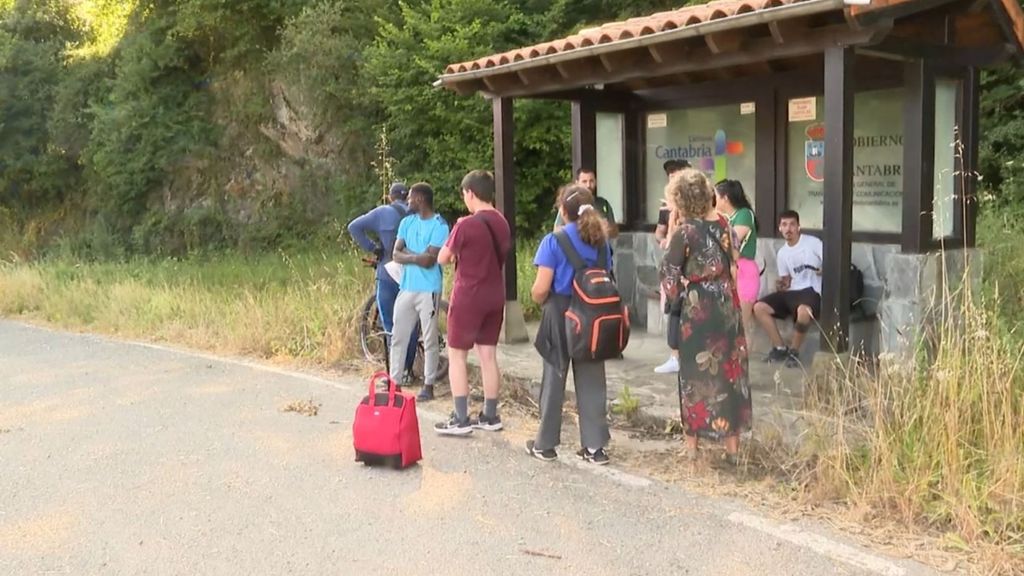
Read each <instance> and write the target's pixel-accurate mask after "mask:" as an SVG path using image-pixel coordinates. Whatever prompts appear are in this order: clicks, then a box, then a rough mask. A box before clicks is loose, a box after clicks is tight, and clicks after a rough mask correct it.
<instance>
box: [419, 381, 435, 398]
mask: <svg viewBox="0 0 1024 576" xmlns="http://www.w3.org/2000/svg"><path fill="white" fill-rule="evenodd" d="M433 399H434V387H433V385H430V384H427V385H425V386H423V388H421V389H420V393H419V394H417V395H416V401H417V402H430V401H431V400H433Z"/></svg>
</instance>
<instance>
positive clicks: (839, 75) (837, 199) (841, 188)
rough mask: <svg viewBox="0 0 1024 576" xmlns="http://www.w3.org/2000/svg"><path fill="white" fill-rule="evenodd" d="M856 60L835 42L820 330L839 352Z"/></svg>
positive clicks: (828, 71) (829, 64)
mask: <svg viewBox="0 0 1024 576" xmlns="http://www.w3.org/2000/svg"><path fill="white" fill-rule="evenodd" d="M853 61H854V52H853V49H852V48H847V47H844V46H833V47H829V48H827V49H826V50H825V186H824V188H825V190H824V194H825V197H824V211H825V217H824V226H823V229H824V234H823V235H824V238H823V239H822V240H823V241H824V244H825V246H824V254H823V256H824V263H823V265H822V266H823V270H822V290H821V292H822V294H821V330H822V336H823V337H825V338H826V340H827V342H828V344H827V346H830V347H831V348H832V350H831V351H832V352H835V353H842V352H846V351H847V348H848V346H849V334H850V331H849V329H850V280H849V278H850V243H851V239H852V228H853V95H854V87H853V79H854V73H853V72H854V70H853ZM823 344H824V343H823ZM828 351H829V350H827V349H823V350H822V352H828Z"/></svg>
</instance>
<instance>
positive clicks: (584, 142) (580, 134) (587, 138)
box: [572, 98, 597, 177]
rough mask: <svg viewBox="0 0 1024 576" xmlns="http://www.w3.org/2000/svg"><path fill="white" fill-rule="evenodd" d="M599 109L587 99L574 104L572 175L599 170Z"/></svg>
mask: <svg viewBox="0 0 1024 576" xmlns="http://www.w3.org/2000/svg"><path fill="white" fill-rule="evenodd" d="M596 164H597V108H596V107H595V106H594V102H593V100H591V99H589V98H585V99H582V100H576V101H574V102H573V103H572V174H573V176H574V177H575V176H576V172H577V171H578V170H579V169H580V168H583V167H587V168H590V169H591V170H594V169H596V168H597V166H596Z"/></svg>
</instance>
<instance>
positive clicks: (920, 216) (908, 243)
mask: <svg viewBox="0 0 1024 576" xmlns="http://www.w3.org/2000/svg"><path fill="white" fill-rule="evenodd" d="M904 87H905V92H904V93H905V96H904V103H903V233H902V237H901V241H900V244H901V247H902V249H903V252H904V253H907V254H920V253H922V252H925V251H927V249H928V245H929V243H930V241H931V238H932V221H933V211H934V208H933V199H934V196H935V72H934V71H933V70H932V69H931V67H930V66H929V65H928V63H927V62H926V61H924V60H919V61H917V62H908V63H907V65H906V67H905V68H904Z"/></svg>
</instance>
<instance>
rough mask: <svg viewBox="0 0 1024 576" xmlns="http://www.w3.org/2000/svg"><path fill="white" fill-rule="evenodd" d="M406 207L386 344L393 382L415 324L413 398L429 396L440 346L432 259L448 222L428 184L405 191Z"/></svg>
mask: <svg viewBox="0 0 1024 576" xmlns="http://www.w3.org/2000/svg"><path fill="white" fill-rule="evenodd" d="M409 209H410V211H411V212H413V214H411V215H409V216H406V217H405V218H404V219H403V220H402V222H401V224H399V225H398V239H397V240H396V241H395V252H394V260H395V262H397V263H398V264H401V265H402V280H401V282H400V284H399V286H400V290H399V292H398V299H397V300H395V329H394V332H393V333H392V341H391V377H392V378H395V379H396V380H398V378H399V376H400V374H401V371H400V370H399V369H398V368H396V366H403V365H404V364H405V359H406V356H407V346H408V345H409V343H410V340H411V339H412V337H413V332H414V330H415V329H416V322H417V320H418V321H419V324H420V330H421V332H422V334H423V357H424V364H425V365H424V369H423V372H424V376H423V390H421V391H420V394H419V397H418V399H419V400H421V401H425V400H432V399H433V398H434V382H436V381H437V364H438V355H439V354H440V352H441V351H440V345H439V344H440V343H439V341H438V333H437V330H438V328H437V307H438V304H439V302H440V299H441V289H442V288H443V285H444V282H443V276H442V275H441V266H440V265H439V264H438V263H437V255H438V253H440V252H441V247H442V246H444V243H445V242H446V241H447V240H448V223H446V222H445V221H444V218H442V217H441V215H440V214H435V213H434V190H433V189H432V188H431V187H430V185H429V184H426V183H423V182H421V183H419V184H413V186H412V188H410V190H409Z"/></svg>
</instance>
